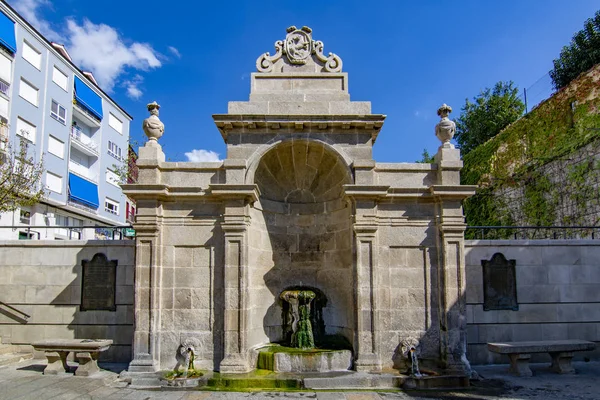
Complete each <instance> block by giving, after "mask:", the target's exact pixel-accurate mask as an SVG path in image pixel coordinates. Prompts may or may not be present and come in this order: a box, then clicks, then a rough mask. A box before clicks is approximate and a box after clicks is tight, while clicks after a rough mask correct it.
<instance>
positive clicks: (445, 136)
mask: <svg viewBox="0 0 600 400" xmlns="http://www.w3.org/2000/svg"><path fill="white" fill-rule="evenodd" d="M451 112H452V107H450V106H449V105H447V104H442V106H441V107H440V108H438V110H437V114H438V115H439V116H440V118H442V120H441V121H440V122H438V124H437V125H436V126H435V136H437V138H438V139H440V141H441V142H442V147H443V148H447V149H453V148H454V145H453V144H452V143H450V140H452V138H453V137H454V133H455V132H456V124H455V123H454V121H452V120H450V119H449V118H448V115H449V114H450V113H451Z"/></svg>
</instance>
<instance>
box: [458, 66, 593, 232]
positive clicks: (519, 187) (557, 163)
mask: <svg viewBox="0 0 600 400" xmlns="http://www.w3.org/2000/svg"><path fill="white" fill-rule="evenodd" d="M599 82H600V65H596V66H595V67H594V68H592V69H591V70H589V71H588V72H586V73H585V74H583V75H581V76H580V77H579V78H577V79H576V80H574V81H573V82H572V83H571V84H570V85H568V86H567V87H565V88H564V89H562V90H560V91H559V92H557V93H556V94H555V95H554V96H552V97H551V98H550V99H548V100H546V101H545V102H543V103H541V104H540V105H539V106H538V107H537V108H536V109H534V110H533V111H531V112H530V113H529V114H527V115H525V116H524V117H522V118H521V119H519V120H518V121H516V122H514V123H513V124H511V125H509V126H508V127H507V128H506V129H504V130H503V131H502V132H501V133H499V134H498V135H496V136H495V137H493V138H492V139H490V140H488V141H487V142H485V143H484V144H482V145H480V146H478V147H477V148H475V149H474V150H473V151H471V152H468V153H467V154H465V155H464V159H463V160H464V169H463V171H462V183H463V184H468V185H479V186H480V188H479V190H478V191H477V193H476V195H475V196H473V197H472V198H470V199H468V200H466V201H465V205H464V206H465V215H466V218H467V223H468V224H469V225H493V226H498V225H535V226H540V225H545V226H548V225H575V224H579V225H582V224H586V225H595V224H596V223H597V222H598V221H597V216H598V215H600V204H599V198H600V185H599V184H598V182H599V181H600V111H599V106H600V84H599Z"/></svg>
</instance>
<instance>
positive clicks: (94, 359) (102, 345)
mask: <svg viewBox="0 0 600 400" xmlns="http://www.w3.org/2000/svg"><path fill="white" fill-rule="evenodd" d="M112 342H113V341H112V340H108V339H54V340H42V341H40V342H35V343H33V348H34V350H38V351H43V352H45V354H46V358H47V359H48V366H47V367H46V368H45V369H44V375H57V374H59V373H65V372H67V371H68V370H69V366H68V365H67V356H68V355H69V353H70V352H73V353H75V358H77V361H78V362H79V366H78V367H77V369H76V370H75V375H77V376H90V375H92V374H95V373H96V372H98V371H100V369H99V368H98V355H99V354H100V352H103V351H105V350H108V348H109V347H110V345H111V344H112Z"/></svg>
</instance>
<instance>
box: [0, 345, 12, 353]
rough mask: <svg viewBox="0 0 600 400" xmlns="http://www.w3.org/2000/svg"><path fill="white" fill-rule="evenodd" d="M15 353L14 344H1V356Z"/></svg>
mask: <svg viewBox="0 0 600 400" xmlns="http://www.w3.org/2000/svg"><path fill="white" fill-rule="evenodd" d="M13 351H14V350H13V346H12V344H0V355H2V354H8V353H12V352H13Z"/></svg>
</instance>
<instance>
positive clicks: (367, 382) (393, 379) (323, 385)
mask: <svg viewBox="0 0 600 400" xmlns="http://www.w3.org/2000/svg"><path fill="white" fill-rule="evenodd" d="M405 380H406V377H405V376H399V375H393V374H368V373H362V372H353V373H348V374H343V375H339V376H335V375H332V376H327V377H314V378H313V377H311V378H309V377H306V378H304V387H305V388H306V389H398V388H400V387H402V385H403V384H404V381H405Z"/></svg>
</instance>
